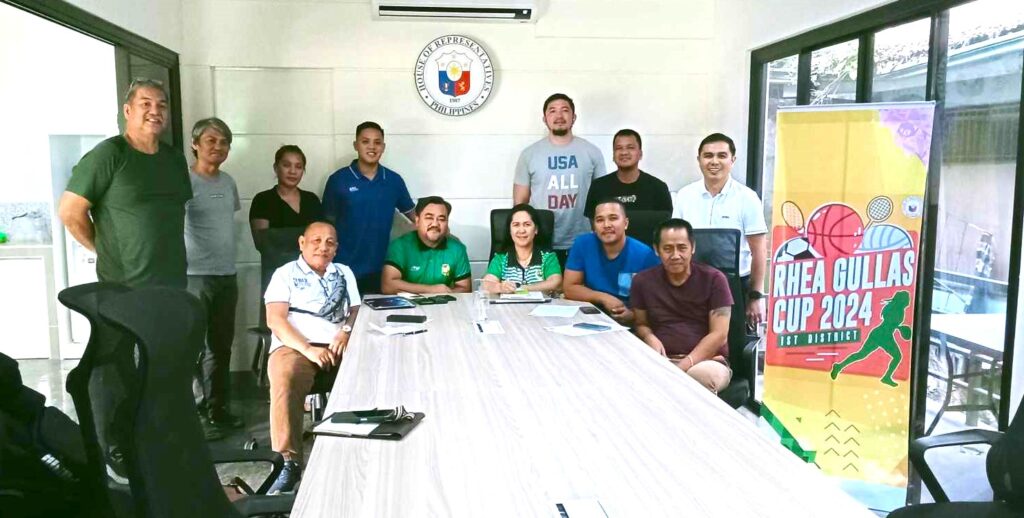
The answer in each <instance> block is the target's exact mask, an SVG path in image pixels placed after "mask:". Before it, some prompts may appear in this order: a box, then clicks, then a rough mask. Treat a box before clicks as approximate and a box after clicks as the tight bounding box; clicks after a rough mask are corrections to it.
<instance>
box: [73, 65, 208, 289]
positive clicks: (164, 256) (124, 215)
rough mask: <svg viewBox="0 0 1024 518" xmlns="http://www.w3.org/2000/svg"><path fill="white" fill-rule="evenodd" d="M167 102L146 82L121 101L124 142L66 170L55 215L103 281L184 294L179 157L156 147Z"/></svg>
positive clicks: (185, 181)
mask: <svg viewBox="0 0 1024 518" xmlns="http://www.w3.org/2000/svg"><path fill="white" fill-rule="evenodd" d="M167 117H168V113H167V94H166V92H165V91H164V88H163V84H162V83H160V82H159V81H154V80H151V79H137V80H135V81H133V82H132V84H131V86H130V87H129V88H128V93H127V94H126V95H125V103H124V118H125V130H124V135H118V136H116V137H111V138H109V139H107V140H104V141H103V142H100V143H99V144H98V145H97V146H96V147H95V148H93V149H92V151H89V152H88V153H86V155H85V156H84V157H82V160H81V161H79V162H78V165H76V166H75V168H74V169H73V170H72V175H71V180H70V181H68V185H67V188H66V190H65V191H64V194H63V195H62V196H61V199H60V204H59V207H58V209H57V214H58V216H60V219H61V221H63V222H64V226H65V227H67V229H68V231H69V232H71V235H72V236H73V237H74V238H75V240H77V241H78V242H79V243H81V244H82V246H84V247H86V248H87V249H89V250H92V251H95V252H96V255H97V261H96V275H97V277H99V279H100V280H101V281H111V282H119V283H122V284H126V285H128V286H131V287H139V286H154V285H156V286H170V287H175V288H185V285H186V277H185V238H184V235H185V226H184V225H185V202H187V201H188V200H190V199H192V185H191V182H190V181H189V176H188V164H187V163H186V162H185V157H184V156H183V155H182V154H181V153H180V152H178V151H176V150H175V149H173V148H172V147H170V146H167V145H164V144H161V143H160V134H161V133H163V131H164V129H165V128H166V125H167Z"/></svg>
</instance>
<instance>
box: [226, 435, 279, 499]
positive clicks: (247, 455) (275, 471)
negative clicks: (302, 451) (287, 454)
mask: <svg viewBox="0 0 1024 518" xmlns="http://www.w3.org/2000/svg"><path fill="white" fill-rule="evenodd" d="M210 457H211V458H212V460H213V463H214V464H236V463H239V462H266V463H268V464H270V466H271V468H270V474H269V475H267V478H266V479H264V481H263V483H262V484H260V487H259V488H258V489H257V490H256V494H257V495H263V494H266V492H267V491H268V490H269V489H270V486H271V485H273V483H274V481H275V480H277V476H278V475H279V474H280V473H281V470H282V469H284V457H282V456H281V454H280V453H278V452H276V451H272V450H242V449H238V448H216V447H211V448H210Z"/></svg>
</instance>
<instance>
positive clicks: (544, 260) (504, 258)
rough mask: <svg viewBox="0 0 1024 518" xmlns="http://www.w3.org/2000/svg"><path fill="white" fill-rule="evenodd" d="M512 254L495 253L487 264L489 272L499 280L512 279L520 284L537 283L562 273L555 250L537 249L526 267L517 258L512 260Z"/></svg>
mask: <svg viewBox="0 0 1024 518" xmlns="http://www.w3.org/2000/svg"><path fill="white" fill-rule="evenodd" d="M511 255H512V254H508V253H501V252H499V253H496V254H494V258H492V259H491V262H490V264H488V265H487V273H489V274H491V275H493V276H495V277H497V278H498V280H499V281H512V282H517V283H519V284H520V285H525V284H536V283H538V282H541V281H543V280H545V279H547V278H548V277H551V276H552V275H560V274H561V273H562V269H561V268H560V267H559V265H558V257H557V256H556V255H555V254H554V252H548V251H543V250H535V251H534V254H533V256H532V257H530V264H528V265H527V266H526V268H523V267H522V266H520V265H519V261H518V260H516V259H515V258H513V259H512V260H511V261H510V260H509V257H510V256H511Z"/></svg>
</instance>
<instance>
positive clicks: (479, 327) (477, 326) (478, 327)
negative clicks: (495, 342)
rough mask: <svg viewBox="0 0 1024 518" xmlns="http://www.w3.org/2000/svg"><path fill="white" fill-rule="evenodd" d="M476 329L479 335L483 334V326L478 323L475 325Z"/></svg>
mask: <svg viewBox="0 0 1024 518" xmlns="http://www.w3.org/2000/svg"><path fill="white" fill-rule="evenodd" d="M476 328H477V329H478V330H479V331H480V332H481V333H483V332H484V327H483V326H481V325H480V323H479V322H478V323H477V324H476Z"/></svg>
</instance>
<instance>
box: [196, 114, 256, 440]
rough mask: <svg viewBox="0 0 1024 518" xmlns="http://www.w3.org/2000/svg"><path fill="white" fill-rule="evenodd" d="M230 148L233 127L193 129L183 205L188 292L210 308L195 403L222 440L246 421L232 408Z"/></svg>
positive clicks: (234, 196) (234, 288)
mask: <svg viewBox="0 0 1024 518" xmlns="http://www.w3.org/2000/svg"><path fill="white" fill-rule="evenodd" d="M230 150H231V130H230V129H229V128H228V125H227V124H225V123H224V121H222V120H220V119H218V118H216V117H211V118H209V119H203V120H201V121H199V122H197V123H196V124H195V126H194V127H193V128H192V154H193V155H195V157H196V163H195V165H194V166H193V167H192V169H191V171H189V176H190V177H191V180H192V193H193V196H192V199H191V200H189V201H188V203H186V204H185V253H186V257H187V259H188V291H189V292H190V293H192V294H193V295H195V296H196V297H198V298H199V300H200V302H202V303H203V307H204V308H205V309H206V326H207V327H206V346H205V347H204V348H203V350H202V351H200V353H199V359H198V364H197V368H196V382H195V387H194V388H195V393H196V407H197V408H198V409H199V413H200V414H201V416H202V418H203V425H204V426H203V428H204V430H205V432H206V438H207V439H208V440H215V439H220V438H222V437H223V436H224V431H225V429H228V428H241V427H242V424H243V423H242V420H241V419H239V418H238V417H236V416H234V415H232V414H231V413H230V412H229V411H228V394H227V388H228V387H227V386H228V372H229V369H230V364H231V344H232V342H233V341H234V339H235V305H236V304H237V302H238V285H237V283H236V281H235V220H234V213H235V211H237V210H239V209H240V208H241V205H240V203H239V200H238V188H237V187H236V186H235V181H234V180H233V179H232V178H231V176H230V175H228V174H227V173H225V172H224V171H221V170H220V166H221V164H223V163H224V161H225V160H227V158H228V152H229V151H230Z"/></svg>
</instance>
